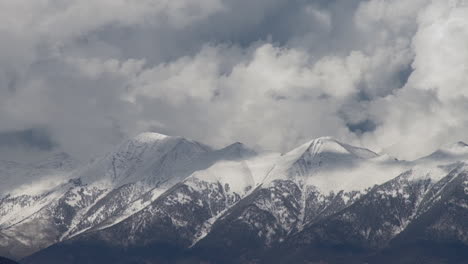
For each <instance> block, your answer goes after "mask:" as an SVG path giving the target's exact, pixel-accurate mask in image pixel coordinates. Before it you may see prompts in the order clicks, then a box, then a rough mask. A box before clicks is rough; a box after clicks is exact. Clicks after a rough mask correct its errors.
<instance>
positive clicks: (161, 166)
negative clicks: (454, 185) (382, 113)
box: [0, 133, 468, 253]
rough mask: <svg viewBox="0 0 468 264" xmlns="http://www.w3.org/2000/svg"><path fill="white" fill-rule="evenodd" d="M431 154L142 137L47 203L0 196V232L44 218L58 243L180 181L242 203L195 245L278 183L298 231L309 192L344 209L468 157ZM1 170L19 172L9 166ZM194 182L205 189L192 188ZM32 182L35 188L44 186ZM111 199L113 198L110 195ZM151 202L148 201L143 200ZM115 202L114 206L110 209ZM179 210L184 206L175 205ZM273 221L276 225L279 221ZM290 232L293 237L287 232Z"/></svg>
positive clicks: (127, 213)
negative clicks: (289, 187) (406, 156)
mask: <svg viewBox="0 0 468 264" xmlns="http://www.w3.org/2000/svg"><path fill="white" fill-rule="evenodd" d="M434 153H436V154H434ZM434 153H433V154H431V155H429V156H428V157H425V158H422V159H419V160H416V161H412V162H407V161H399V160H396V159H393V158H391V157H390V156H388V155H385V154H380V155H379V154H376V153H375V152H373V151H371V150H368V149H365V148H360V147H354V146H351V145H348V144H345V143H342V142H340V141H338V140H336V139H334V138H331V137H321V138H317V139H314V140H311V141H308V142H306V143H304V144H302V145H300V146H299V147H297V148H294V149H293V150H291V151H289V152H287V153H285V154H282V155H281V154H280V153H263V152H260V153H257V152H255V151H253V150H251V149H249V148H248V147H246V146H245V145H243V144H241V143H239V142H236V143H234V144H231V145H229V146H226V147H224V148H222V149H218V150H213V149H211V148H210V147H208V146H206V145H204V144H202V143H198V142H196V141H193V140H189V139H185V138H182V137H171V136H167V135H162V134H158V133H142V134H140V135H138V136H136V137H134V138H131V139H128V140H126V141H124V142H123V143H122V144H120V145H119V146H117V147H116V148H115V149H114V150H113V151H111V152H109V153H108V154H106V155H105V156H103V157H102V158H100V159H96V161H94V162H92V163H90V164H87V165H86V166H84V167H79V168H77V169H74V170H72V171H67V173H68V174H67V175H71V176H67V179H69V178H72V179H75V180H76V184H72V182H70V183H65V184H63V185H61V186H59V187H57V186H55V188H51V189H48V190H46V191H45V192H42V193H41V195H45V196H44V197H45V198H41V199H39V200H38V201H35V200H31V201H28V203H26V204H21V203H19V202H18V204H15V205H14V206H12V205H8V204H6V203H5V202H4V200H1V198H0V213H1V212H2V211H3V212H7V211H6V210H11V212H10V211H8V214H9V215H10V216H11V215H15V214H16V215H17V216H18V218H17V219H16V220H15V219H7V218H8V217H5V218H4V219H1V218H0V223H4V222H5V221H6V220H8V222H9V223H12V224H11V225H8V226H0V235H1V233H2V232H3V231H5V232H6V231H8V232H10V231H11V230H10V228H11V227H15V228H17V229H16V230H14V232H23V231H21V230H24V229H25V228H23V227H22V225H31V224H32V221H34V219H43V218H45V219H46V220H44V221H46V222H47V221H49V222H47V223H48V224H50V226H47V227H46V226H44V229H46V228H51V229H57V230H64V231H57V232H59V234H58V239H57V240H51V241H50V242H49V243H55V242H57V241H60V240H64V239H68V238H71V237H75V236H77V235H79V234H80V235H81V234H83V233H87V232H94V231H99V230H103V229H107V228H111V227H114V226H116V225H118V224H120V223H122V222H124V221H127V220H129V219H130V218H131V217H132V216H134V215H135V214H138V213H140V212H142V211H143V210H144V209H146V208H148V207H149V206H150V205H151V204H152V203H153V202H155V201H157V200H158V199H159V197H161V196H163V195H164V194H165V193H167V192H168V191H169V190H172V187H173V186H175V185H176V184H178V183H180V184H185V185H187V186H190V187H191V188H201V189H199V190H196V191H198V192H200V193H202V192H204V191H206V190H204V189H203V188H209V187H206V186H213V185H217V186H221V187H222V189H220V195H222V196H223V197H228V196H229V197H231V198H232V197H236V199H239V200H236V201H235V202H233V203H228V202H227V200H226V201H225V204H224V206H225V208H224V209H222V211H219V210H216V212H218V213H216V214H214V215H213V216H211V217H210V218H209V219H207V220H205V223H204V224H203V225H202V226H203V230H198V234H197V235H196V236H194V237H193V240H192V246H193V245H195V244H196V243H197V242H198V241H200V240H202V239H203V238H204V236H205V235H206V234H208V233H209V232H210V230H211V227H212V225H213V223H215V222H216V221H218V220H219V219H221V218H223V216H224V215H226V214H227V213H228V212H229V210H230V209H231V208H232V207H234V206H236V205H237V204H239V202H240V201H242V199H244V198H245V197H247V196H249V195H251V194H252V193H253V192H256V191H258V190H262V189H268V188H273V187H275V186H276V185H277V183H278V182H281V181H282V182H288V181H289V182H292V183H294V184H295V185H296V186H297V187H298V188H299V190H300V192H301V193H302V195H301V197H299V198H297V200H298V202H300V203H301V205H300V215H298V216H297V217H299V222H298V225H297V227H296V228H298V229H299V230H300V229H301V225H304V224H306V221H307V215H306V214H307V212H306V211H305V210H306V207H307V203H308V201H307V198H308V196H309V195H310V193H309V190H311V189H313V190H314V191H316V192H317V193H318V194H320V195H319V196H320V197H318V198H317V199H325V198H326V197H327V196H328V195H330V194H333V195H337V194H338V193H339V192H341V191H343V193H344V194H342V195H341V196H336V197H338V198H337V199H341V200H342V201H343V203H344V204H345V206H347V205H348V202H350V201H351V202H352V201H353V199H355V198H356V197H354V196H346V195H347V194H349V193H352V192H359V193H361V194H363V193H365V190H368V189H369V188H371V187H373V186H375V185H380V184H383V183H385V182H387V181H389V180H391V179H393V178H395V177H396V176H398V175H400V174H401V173H402V172H404V171H407V170H409V169H412V170H413V173H412V175H411V178H410V180H415V181H416V180H419V179H421V178H422V179H424V178H430V179H431V180H433V181H437V180H439V179H441V177H443V176H444V175H446V173H447V169H446V168H444V167H441V166H440V165H447V164H451V163H452V162H453V161H454V160H459V159H464V158H466V159H468V145H467V144H465V143H460V142H459V143H455V144H453V145H452V146H449V147H445V148H442V149H441V150H439V151H436V152H434ZM440 153H442V154H443V155H442V154H440ZM447 153H448V154H449V155H446V154H447ZM60 157H61V158H60ZM66 158H67V155H62V156H60V155H58V156H56V157H55V159H54V158H52V159H51V160H50V162H49V161H45V162H43V163H42V164H41V165H40V166H39V167H41V168H44V167H46V168H49V167H50V166H49V165H47V164H51V165H53V166H52V168H55V167H58V166H57V165H56V164H60V161H58V162H57V160H60V159H66ZM6 164H7V165H8V166H16V164H13V163H6ZM54 164H55V165H54ZM54 166H55V167H54ZM0 171H1V170H0ZM53 172H54V171H52V172H51V173H53ZM198 182H201V183H202V184H198V185H197V183H198ZM37 184H38V185H40V184H41V182H37ZM127 184H130V185H132V184H134V185H138V186H140V187H138V188H130V189H129V190H123V191H122V193H119V192H115V191H116V190H118V189H119V188H120V187H122V186H126V185H127ZM200 186H202V187H200ZM203 186H205V187H203ZM155 188H156V189H157V191H155V190H156V189H155ZM127 192H128V193H127ZM111 194H112V195H116V196H115V197H109V196H110V195H111ZM18 195H26V196H28V195H31V193H29V192H26V193H23V194H21V193H15V194H14V195H13V198H15V197H16V196H18ZM65 195H69V197H66V196H65ZM126 195H127V196H128V197H127V196H126ZM149 196H151V197H150V198H148V197H149ZM333 197H335V196H333ZM350 199H351V200H350ZM41 201H42V203H43V204H41V203H40V202H41ZM113 202H118V203H116V204H112V203H113ZM174 202H177V200H174ZM318 202H323V201H318ZM183 205H184V204H183V203H181V205H180V206H183ZM340 206H342V205H340ZM11 208H13V209H11ZM265 208H268V207H265ZM325 209H326V208H322V209H321V210H322V211H320V212H317V213H318V214H321V213H323V212H324V210H325ZM28 210H29V211H28ZM307 210H309V209H307ZM25 212H29V213H27V214H29V215H24V213H25ZM51 212H52V213H51ZM212 213H213V211H212ZM51 214H57V215H51ZM0 215H1V214H0ZM54 217H56V219H58V220H60V221H59V222H60V226H54V225H55V223H54V221H55V220H54V219H55V218H54ZM275 217H277V216H276V215H275ZM278 217H279V218H278V219H277V220H278V221H279V222H281V221H283V219H282V218H281V217H280V216H278ZM129 221H130V220H129ZM173 221H175V222H177V221H178V220H177V219H173ZM287 228H289V227H287ZM287 228H285V229H287ZM11 232H13V231H11ZM288 232H292V229H291V230H289V231H288ZM18 235H22V236H23V235H24V236H25V237H31V238H33V236H34V234H32V233H30V234H23V233H18ZM25 241H27V239H26V240H25ZM27 246H28V245H27ZM0 253H1V252H0Z"/></svg>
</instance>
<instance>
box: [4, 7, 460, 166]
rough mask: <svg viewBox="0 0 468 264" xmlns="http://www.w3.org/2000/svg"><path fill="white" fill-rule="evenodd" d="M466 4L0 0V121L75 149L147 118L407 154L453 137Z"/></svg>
mask: <svg viewBox="0 0 468 264" xmlns="http://www.w3.org/2000/svg"><path fill="white" fill-rule="evenodd" d="M455 2H456V1H455ZM466 8H467V7H466V6H463V5H457V4H456V3H452V2H447V1H442V0H435V1H429V0H414V1H403V0H396V1H384V0H368V1H359V0H350V1H339V0H333V1H325V0H315V1H313V0H293V1H290V0H289V1H287V0H254V1H252V0H238V1H232V0H197V1H193V0H171V1H169V0H143V1H132V2H129V1H124V0H113V1H109V0H80V1H75V0H73V1H52V0H48V1H47V0H46V1H33V2H31V1H28V0H17V1H7V2H2V3H0V10H1V11H0V15H1V16H0V17H1V18H0V36H2V41H1V42H0V131H2V132H5V133H10V131H28V130H31V129H34V128H36V127H43V128H45V129H46V131H48V132H49V134H48V135H50V137H51V138H50V140H51V142H54V143H55V142H56V143H57V144H59V145H60V147H61V148H63V149H64V150H65V151H67V152H70V153H72V154H74V155H77V156H79V157H81V158H83V159H86V158H89V156H90V155H94V154H96V153H99V152H100V151H104V150H106V149H108V147H110V146H112V145H114V144H116V143H117V142H119V141H121V140H122V139H123V138H125V137H127V136H131V135H134V134H136V133H139V132H142V131H147V130H151V131H159V132H163V133H168V134H174V135H182V136H186V137H191V138H194V139H197V140H201V141H203V142H206V143H209V144H214V145H224V144H228V143H230V142H234V141H242V142H245V143H247V144H250V145H255V146H258V147H261V148H269V149H276V150H286V149H289V148H291V147H293V146H295V145H297V144H298V143H300V142H301V141H304V140H308V139H310V138H313V137H317V136H322V135H331V136H335V137H338V138H339V139H342V140H344V141H348V142H350V143H354V144H364V145H367V146H369V147H372V148H375V149H376V150H385V151H389V152H391V153H392V154H394V155H398V156H400V157H403V158H412V157H416V156H418V155H421V154H423V153H425V152H427V151H429V150H430V149H432V148H435V147H437V146H438V145H440V144H443V143H445V142H446V141H455V140H467V138H466V136H464V133H462V132H460V131H464V130H465V128H467V127H468V120H467V119H465V117H464V116H465V115H464V114H463V113H464V112H466V110H467V109H465V108H466V105H467V104H466V102H465V97H466V96H467V95H468V89H467V88H466V86H467V84H468V81H467V79H466V76H468V74H467V68H466V61H468V59H467V56H468V55H467V53H466V47H465V44H466V41H467V40H468V37H467V35H468V33H467V30H468V29H467V26H466V24H467V20H466V16H465V15H464V14H466V12H467V10H466ZM18 17H21V18H22V19H17V18H18ZM434 36H437V37H434ZM440 47H442V48H440ZM429 123H432V124H435V126H436V127H437V129H431V133H428V134H427V138H425V139H421V137H420V136H419V135H420V130H424V129H427V126H428V125H427V124H429ZM24 140H26V139H24ZM26 141H27V140H26ZM409 145H411V148H408V146H409Z"/></svg>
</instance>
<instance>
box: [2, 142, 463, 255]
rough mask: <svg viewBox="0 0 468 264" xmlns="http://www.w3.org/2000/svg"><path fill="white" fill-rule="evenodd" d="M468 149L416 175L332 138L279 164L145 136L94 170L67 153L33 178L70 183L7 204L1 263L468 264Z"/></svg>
mask: <svg viewBox="0 0 468 264" xmlns="http://www.w3.org/2000/svg"><path fill="white" fill-rule="evenodd" d="M467 150H468V146H467V145H466V144H464V143H461V142H459V143H456V144H454V145H452V146H448V147H444V148H441V149H440V150H439V151H436V152H434V153H433V154H431V155H429V156H428V157H426V158H423V159H420V160H417V161H414V162H408V161H399V160H395V159H391V158H388V157H387V156H386V155H378V154H376V153H374V152H372V151H371V150H368V149H365V148H360V147H355V146H351V145H349V144H345V143H342V142H340V141H338V140H336V139H333V138H330V137H321V138H317V139H314V140H311V141H309V142H306V143H304V144H302V145H301V146H299V147H297V148H295V149H293V150H291V151H289V152H287V153H285V154H280V153H262V152H256V151H253V150H251V149H250V148H248V147H247V146H245V145H243V144H242V143H234V144H231V145H229V146H226V147H224V148H221V149H212V148H210V147H208V146H206V145H204V144H202V143H199V142H196V141H193V140H190V139H185V138H182V137H171V136H166V135H162V134H158V133H143V134H140V135H138V136H136V137H134V138H130V139H128V140H125V141H124V142H122V144H120V145H118V146H116V147H115V149H113V150H111V151H110V152H109V153H107V154H106V155H104V156H103V157H101V158H98V159H96V160H95V161H94V162H92V163H90V164H87V165H85V166H76V167H73V166H71V165H69V164H70V163H69V162H68V160H70V158H69V156H68V155H66V154H58V155H55V156H54V157H51V158H50V159H46V160H45V161H44V162H41V164H38V165H37V166H31V167H23V168H22V170H24V171H28V170H31V175H34V173H38V172H40V173H41V175H42V174H44V173H45V174H49V173H50V175H63V180H62V181H57V182H55V183H54V184H52V185H48V184H46V183H47V182H44V181H45V180H44V179H49V177H48V176H47V175H45V176H44V175H42V176H41V177H38V178H37V181H34V182H33V184H32V185H27V186H29V187H28V188H26V187H24V184H20V185H21V186H22V187H21V188H19V187H18V188H13V189H5V190H4V191H2V192H1V193H0V254H1V255H4V256H7V257H10V258H13V259H21V258H24V257H26V258H24V259H23V261H22V262H24V263H31V264H33V263H34V264H42V263H48V264H49V263H52V264H53V263H71V264H73V263H83V262H85V263H122V264H123V263H146V262H149V263H178V262H182V263H200V262H207V263H285V262H295V263H303V262H328V263H344V262H346V263H363V262H368V263H375V262H382V263H386V262H385V261H387V260H389V261H390V260H393V261H395V259H403V258H404V259H407V260H408V261H407V262H404V261H403V262H402V263H413V262H414V261H415V260H418V259H421V258H422V259H424V260H425V262H428V263H431V261H432V263H443V261H449V262H450V263H464V262H463V261H465V260H467V259H468V256H465V255H463V254H458V255H457V254H455V255H454V254H451V250H452V249H457V250H466V249H467V248H468V240H467V237H468V226H467V225H466V221H465V219H466V216H467V215H468V211H467V209H466V208H468V206H466V205H467V204H468V179H467V176H466V175H468V170H467V169H466V168H467V166H466V165H465V164H464V162H463V161H464V160H465V159H466V156H465V154H466V153H468V151H467ZM1 166H2V167H1V168H0V172H9V171H12V168H16V167H18V166H19V165H18V164H16V163H11V162H3V163H2V165H1ZM7 175H10V174H7ZM54 177H55V176H54ZM39 187H40V188H39ZM32 190H34V191H32ZM421 241H422V242H421ZM434 249H437V250H434ZM463 252H465V251H463ZM389 256H391V257H389ZM441 261H442V262H441ZM388 263H391V262H388Z"/></svg>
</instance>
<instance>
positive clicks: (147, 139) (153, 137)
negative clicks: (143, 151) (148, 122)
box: [132, 132, 169, 143]
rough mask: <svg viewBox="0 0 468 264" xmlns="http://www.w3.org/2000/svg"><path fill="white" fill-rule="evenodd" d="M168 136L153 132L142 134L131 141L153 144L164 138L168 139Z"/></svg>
mask: <svg viewBox="0 0 468 264" xmlns="http://www.w3.org/2000/svg"><path fill="white" fill-rule="evenodd" d="M168 137H169V136H167V135H163V134H159V133H155V132H144V133H141V134H139V135H137V136H136V137H134V138H133V139H132V140H133V141H136V142H140V143H153V142H155V141H158V140H162V139H165V138H168Z"/></svg>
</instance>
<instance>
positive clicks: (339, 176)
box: [265, 137, 406, 192]
mask: <svg viewBox="0 0 468 264" xmlns="http://www.w3.org/2000/svg"><path fill="white" fill-rule="evenodd" d="M405 166H406V164H403V163H400V162H399V161H397V160H395V159H389V158H380V156H379V155H378V154H376V153H375V152H373V151H371V150H368V149H364V148H360V147H355V146H351V145H348V144H344V143H342V142H339V141H338V140H336V139H334V138H331V137H321V138H317V139H314V140H312V141H309V142H307V143H305V144H303V145H301V146H299V147H297V148H296V149H293V150H292V151H290V152H288V153H286V154H284V155H283V156H282V157H281V158H280V159H279V160H278V162H277V163H276V164H275V167H274V168H273V169H272V171H271V172H270V173H269V175H268V177H267V179H266V182H265V183H266V184H268V183H270V182H272V181H274V180H278V179H288V180H293V181H296V182H300V183H302V184H307V185H314V186H315V187H317V188H319V189H321V190H322V191H324V192H328V191H340V190H349V191H351V190H362V189H365V188H367V187H370V186H373V185H374V184H379V183H382V182H385V181H386V180H389V179H391V178H392V177H395V176H397V175H398V174H399V173H401V172H402V171H403V170H404V169H405Z"/></svg>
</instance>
